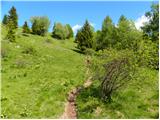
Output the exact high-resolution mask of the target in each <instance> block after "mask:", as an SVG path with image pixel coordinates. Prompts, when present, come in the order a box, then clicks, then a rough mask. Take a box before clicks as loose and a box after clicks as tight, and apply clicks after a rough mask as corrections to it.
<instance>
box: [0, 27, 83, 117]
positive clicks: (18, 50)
mask: <svg viewBox="0 0 160 120" xmlns="http://www.w3.org/2000/svg"><path fill="white" fill-rule="evenodd" d="M2 31H3V32H2V38H3V39H2V53H3V55H4V57H3V58H2V70H1V72H2V96H1V104H2V117H4V118H58V117H59V116H60V115H61V114H62V113H63V111H64V103H65V101H66V98H67V93H68V91H69V90H71V89H72V88H73V87H75V86H78V85H81V84H82V83H83V82H84V80H85V69H86V68H85V65H84V55H82V54H79V53H77V52H75V51H73V49H75V45H76V44H75V43H74V42H73V40H72V39H70V40H55V39H53V38H51V37H50V36H46V37H40V36H37V35H31V34H28V35H27V36H24V35H22V33H21V32H20V30H18V32H17V38H16V42H15V43H11V42H8V41H7V40H5V39H4V37H5V34H6V31H5V27H4V26H2ZM47 39H49V40H47Z"/></svg>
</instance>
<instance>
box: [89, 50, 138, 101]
mask: <svg viewBox="0 0 160 120" xmlns="http://www.w3.org/2000/svg"><path fill="white" fill-rule="evenodd" d="M95 55H96V56H93V58H92V65H91V66H90V69H91V70H92V74H93V75H92V76H93V79H95V80H100V81H101V85H100V88H101V93H102V94H101V96H102V98H103V99H104V100H111V96H112V94H113V93H114V92H115V91H116V90H117V89H119V88H121V87H122V86H124V85H127V82H128V81H130V80H132V76H133V74H134V71H135V68H136V56H135V54H134V52H132V51H129V50H121V51H117V50H114V49H107V50H104V51H98V52H96V53H95Z"/></svg>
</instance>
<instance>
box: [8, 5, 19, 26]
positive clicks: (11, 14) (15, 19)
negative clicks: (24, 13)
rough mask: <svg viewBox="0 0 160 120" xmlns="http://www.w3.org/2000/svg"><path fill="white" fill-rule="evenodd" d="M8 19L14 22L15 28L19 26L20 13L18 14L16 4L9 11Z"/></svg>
mask: <svg viewBox="0 0 160 120" xmlns="http://www.w3.org/2000/svg"><path fill="white" fill-rule="evenodd" d="M8 19H9V21H12V22H13V28H17V27H18V15H17V11H16V8H15V7H14V6H13V7H12V8H11V9H10V11H9V16H8Z"/></svg>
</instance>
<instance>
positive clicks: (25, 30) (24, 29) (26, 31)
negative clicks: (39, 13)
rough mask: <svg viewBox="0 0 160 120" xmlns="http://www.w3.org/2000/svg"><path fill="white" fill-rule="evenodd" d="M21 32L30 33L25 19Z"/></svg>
mask: <svg viewBox="0 0 160 120" xmlns="http://www.w3.org/2000/svg"><path fill="white" fill-rule="evenodd" d="M23 33H30V29H29V26H28V24H27V21H25V22H24V25H23Z"/></svg>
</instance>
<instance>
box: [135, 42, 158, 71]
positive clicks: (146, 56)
mask: <svg viewBox="0 0 160 120" xmlns="http://www.w3.org/2000/svg"><path fill="white" fill-rule="evenodd" d="M137 63H138V64H139V66H146V67H150V68H152V69H159V59H158V44H157V43H155V42H152V41H151V40H148V39H147V40H142V41H141V42H140V43H139V48H138V50H137Z"/></svg>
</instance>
